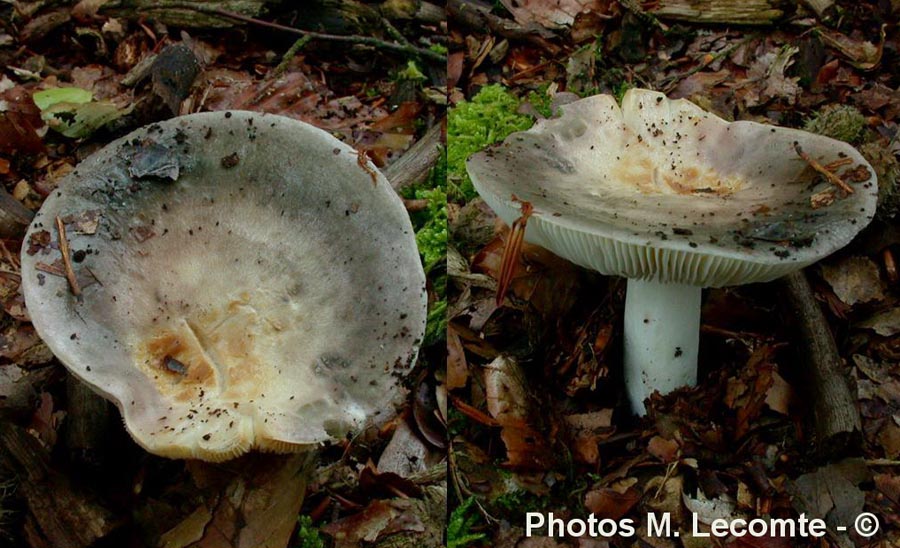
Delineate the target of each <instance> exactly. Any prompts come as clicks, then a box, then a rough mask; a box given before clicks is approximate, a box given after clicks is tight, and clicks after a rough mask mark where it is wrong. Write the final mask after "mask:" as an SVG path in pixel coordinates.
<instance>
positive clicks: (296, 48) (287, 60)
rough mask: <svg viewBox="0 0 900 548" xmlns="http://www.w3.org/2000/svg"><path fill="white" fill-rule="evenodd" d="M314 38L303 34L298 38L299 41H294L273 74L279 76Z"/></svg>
mask: <svg viewBox="0 0 900 548" xmlns="http://www.w3.org/2000/svg"><path fill="white" fill-rule="evenodd" d="M310 40H312V36H301V37H300V38H297V41H296V42H294V45H292V46H291V47H290V48H288V50H287V51H286V52H285V53H284V57H282V58H281V62H280V63H278V66H277V67H275V70H273V71H272V76H274V77H275V78H278V77H279V76H281V74H282V73H283V72H284V71H285V70H287V68H288V65H289V64H291V60H292V59H293V58H294V57H296V56H297V53H299V52H300V50H301V49H303V47H304V46H305V45H306V44H308V43H309V42H310Z"/></svg>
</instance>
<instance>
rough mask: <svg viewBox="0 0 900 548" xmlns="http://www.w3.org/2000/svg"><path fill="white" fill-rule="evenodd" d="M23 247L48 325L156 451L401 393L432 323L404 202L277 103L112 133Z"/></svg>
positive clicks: (332, 419)
mask: <svg viewBox="0 0 900 548" xmlns="http://www.w3.org/2000/svg"><path fill="white" fill-rule="evenodd" d="M57 218H61V219H62V220H63V221H64V222H65V226H66V233H67V234H66V235H67V239H68V242H69V245H70V248H71V250H72V257H73V262H72V264H73V266H74V269H75V272H76V274H77V278H78V279H79V280H80V285H81V286H82V291H83V294H82V296H81V298H80V299H78V298H76V297H74V296H73V294H72V292H71V291H70V287H69V284H68V282H67V280H66V278H65V277H64V276H60V275H59V274H60V273H61V272H62V271H63V269H62V261H61V254H60V252H59V248H58V246H57V242H58V233H57V229H56V226H55V220H56V219H57ZM23 247H24V248H25V249H23V253H22V288H23V292H24V296H25V300H26V304H27V307H28V310H29V313H30V315H31V317H32V320H33V322H34V326H35V328H36V329H37V331H38V333H39V334H40V335H41V337H42V338H43V339H44V340H45V341H46V343H47V344H48V345H49V346H50V348H51V349H52V350H53V352H54V354H55V355H56V356H57V357H58V358H59V359H60V361H62V362H63V363H64V364H65V365H66V367H67V368H68V369H69V371H70V372H71V373H72V374H74V375H75V376H77V377H78V378H80V379H81V380H83V381H85V382H86V383H87V384H89V385H90V386H91V387H93V388H94V389H95V390H96V391H98V392H99V393H100V394H102V395H104V396H105V397H107V398H108V399H110V400H112V401H113V402H114V403H115V404H116V405H117V406H118V407H119V409H120V410H121V412H122V415H123V417H124V420H125V425H126V427H127V429H128V431H129V432H130V433H131V435H132V436H133V437H134V439H135V440H136V441H137V442H138V443H139V444H140V445H142V446H143V447H144V448H146V449H147V450H148V451H150V452H153V453H156V454H158V455H162V456H167V457H173V458H201V459H204V460H211V461H217V460H225V459H228V458H231V457H234V456H237V455H240V454H242V453H244V452H246V451H248V450H250V449H252V448H260V449H263V450H272V451H279V452H282V451H293V450H304V449H308V448H310V447H311V446H313V445H314V444H318V443H320V442H323V441H326V440H329V439H332V438H335V437H338V436H343V435H345V434H346V433H347V432H348V431H351V430H354V429H358V428H360V427H362V426H363V425H364V424H365V423H366V422H367V421H368V420H370V419H373V418H374V417H375V416H376V415H379V414H381V413H386V412H388V411H390V410H391V409H390V405H391V404H392V403H393V401H394V400H395V399H396V398H397V397H398V396H399V395H400V394H399V393H400V390H399V389H398V387H397V383H398V381H399V380H400V379H402V376H403V374H404V373H405V372H406V371H407V370H408V369H409V368H410V366H411V365H412V364H413V363H414V361H415V359H416V354H417V351H418V346H419V344H420V342H421V339H422V337H423V334H424V329H425V314H426V292H425V275H424V272H423V270H422V266H421V262H420V259H419V255H418V251H417V249H416V245H415V240H414V235H413V229H412V226H411V224H410V220H409V216H408V214H407V213H406V210H405V208H404V207H403V204H402V202H401V201H400V199H399V198H398V197H397V195H396V194H395V193H394V191H393V190H392V188H391V186H390V184H389V183H388V181H387V180H386V179H385V177H384V176H383V175H382V174H380V173H378V172H377V170H375V169H374V166H371V165H368V164H367V165H366V167H365V168H363V167H362V166H361V165H360V164H359V163H358V156H357V153H356V151H355V150H353V149H352V148H351V147H350V146H348V145H346V144H344V143H342V142H340V141H338V140H337V139H335V138H334V137H332V136H331V135H329V134H328V133H326V132H324V131H322V130H320V129H317V128H315V127H313V126H310V125H308V124H305V123H302V122H298V121H296V120H291V119H288V118H284V117H281V116H275V115H265V114H259V113H250V112H227V113H223V112H215V113H202V114H194V115H190V116H184V117H180V118H174V119H171V120H168V121H166V122H162V123H158V124H153V125H151V126H148V127H145V128H141V129H139V130H137V131H135V132H133V133H131V134H130V135H128V136H126V137H124V138H122V139H119V140H117V141H114V142H113V143H111V144H110V145H108V146H106V147H105V148H103V149H102V150H100V151H99V152H97V153H96V154H94V155H92V156H91V157H90V158H88V159H87V160H85V161H84V162H82V163H81V164H80V165H79V166H78V167H77V168H76V169H75V170H74V171H73V172H72V173H71V174H70V175H68V176H67V177H66V178H65V179H64V180H63V181H61V183H60V185H59V188H58V190H57V191H54V192H53V193H52V195H51V196H49V197H48V198H47V200H46V201H45V202H44V204H43V207H42V208H41V210H40V212H39V213H38V214H37V215H36V217H35V218H34V221H33V223H32V224H31V226H30V228H29V231H28V235H27V239H26V245H25V246H23ZM386 414H387V413H386Z"/></svg>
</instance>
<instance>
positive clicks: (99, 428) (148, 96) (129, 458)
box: [0, 1, 447, 548]
mask: <svg viewBox="0 0 900 548" xmlns="http://www.w3.org/2000/svg"><path fill="white" fill-rule="evenodd" d="M123 4H124V5H125V6H129V5H134V6H139V5H142V4H129V3H118V2H102V1H100V2H92V1H83V2H79V3H77V5H76V3H75V2H71V3H66V2H44V1H35V2H3V3H2V4H0V182H2V188H0V203H2V205H0V209H2V211H0V225H2V227H0V237H2V239H0V244H2V245H0V250H2V254H0V263H2V264H0V272H2V275H0V301H2V307H3V311H4V312H3V313H2V318H0V437H2V438H3V443H2V447H0V546H16V547H18V546H30V547H35V548H37V547H61V546H72V547H78V548H80V547H86V546H115V547H132V546H133V547H142V546H163V545H164V546H167V547H169V548H179V547H183V546H203V547H207V548H210V547H220V546H235V547H237V546H270V547H273V548H275V547H284V546H292V547H307V548H315V547H317V546H357V545H359V544H360V543H361V542H362V541H363V540H362V539H365V541H366V542H367V543H369V544H370V545H377V546H395V547H396V546H406V545H412V544H410V543H413V544H415V545H416V546H440V545H441V544H442V538H443V535H444V526H445V519H444V518H445V515H446V479H445V478H446V462H445V456H444V455H445V449H446V447H445V445H446V443H445V431H444V425H443V422H442V419H441V417H442V416H443V415H442V413H441V412H440V411H439V405H438V402H439V401H441V400H442V398H441V397H440V396H441V394H440V382H439V379H441V378H442V377H443V374H442V373H440V374H439V372H442V371H443V369H444V362H445V354H446V353H445V345H444V342H443V340H444V329H445V323H444V322H442V321H441V319H442V318H443V310H444V309H445V306H446V302H445V300H444V296H443V295H444V291H445V284H446V276H445V269H444V249H445V247H446V237H447V230H446V206H445V195H444V192H445V186H444V174H443V173H444V167H443V165H444V161H443V160H442V157H441V153H440V137H441V133H442V132H441V129H440V128H441V125H442V124H443V122H442V120H443V118H444V111H445V107H446V93H445V87H444V86H445V83H446V69H445V66H446V23H445V21H444V20H443V19H444V17H443V9H439V10H437V11H436V12H435V10H432V11H431V12H428V13H415V10H413V12H404V11H402V10H400V9H399V8H398V9H396V10H393V11H392V10H390V9H388V8H385V9H382V7H381V6H380V5H379V3H377V2H354V1H347V2H310V3H307V5H305V7H304V9H303V10H300V11H297V10H295V9H292V8H291V7H290V6H289V5H284V6H283V7H282V6H279V5H278V3H275V2H253V1H249V2H206V3H202V5H200V4H191V5H189V6H187V7H185V6H186V5H187V4H185V3H178V2H174V3H172V2H155V3H149V4H146V5H144V7H142V8H141V7H123ZM395 4H396V3H395ZM173 5H174V7H172V6H173ZM198 5H199V6H200V7H199V8H198V7H197V6H198ZM179 6H180V7H179ZM400 7H402V6H400ZM271 23H276V24H277V25H280V26H277V25H276V26H272V24H271ZM290 28H294V29H305V30H306V31H314V32H313V35H305V34H304V33H303V32H300V33H298V32H297V31H291V30H290ZM229 109H244V110H253V111H257V112H266V113H272V114H280V115H283V116H288V117H291V118H294V119H298V120H302V121H305V122H309V123H311V124H313V125H316V126H318V127H320V128H323V129H325V130H327V131H329V132H331V133H332V134H333V135H335V136H337V137H338V138H340V139H342V140H343V141H345V142H346V143H348V144H350V145H351V146H353V147H354V148H356V149H357V150H359V151H361V152H364V153H365V154H367V155H368V157H369V158H370V159H371V160H372V161H374V162H375V163H376V165H378V166H380V167H382V168H384V169H385V170H386V173H388V174H389V177H392V175H391V174H393V175H396V176H397V177H398V179H396V180H395V179H393V178H392V179H391V182H392V183H393V184H394V187H395V188H398V187H400V188H398V191H399V192H400V193H401V195H402V197H403V198H404V200H405V203H406V205H407V209H408V210H409V211H410V212H411V213H410V214H411V217H412V220H413V225H414V228H415V229H416V231H417V235H416V236H417V242H418V243H419V246H420V251H421V253H422V256H423V261H424V263H425V268H426V271H427V274H428V282H429V284H428V290H429V307H430V315H429V325H428V333H427V335H426V341H425V344H424V346H423V347H422V350H421V352H420V359H419V362H418V363H417V364H416V366H415V368H414V370H413V371H412V372H411V373H410V375H409V377H408V379H407V380H406V382H405V388H404V390H405V393H406V394H407V396H408V397H407V398H406V400H405V404H404V405H403V407H402V408H401V409H399V413H398V415H397V418H396V419H394V420H392V421H390V422H388V423H387V424H384V425H382V426H381V427H380V428H378V429H368V430H366V431H364V432H361V433H359V434H358V435H356V436H354V437H352V438H348V439H345V440H342V441H340V442H339V443H335V444H333V445H330V446H328V447H326V448H324V449H323V450H321V451H320V452H319V455H318V464H317V466H315V469H314V471H313V472H312V473H311V475H309V476H308V477H307V475H306V474H305V473H304V470H305V469H304V467H305V466H307V465H308V462H307V461H306V460H305V459H304V458H301V457H283V456H272V455H250V456H247V457H243V458H241V459H238V460H236V461H230V462H227V463H223V464H221V465H210V464H205V463H202V462H199V461H184V460H169V459H164V458H159V457H156V456H153V455H151V454H148V453H146V452H145V451H143V450H142V449H141V448H140V447H138V446H137V445H136V444H135V443H134V442H133V441H132V440H131V438H130V437H129V436H128V434H127V433H126V432H125V429H124V428H123V426H122V422H121V420H120V419H119V416H118V415H119V413H118V411H117V410H116V409H115V408H114V407H113V406H112V405H111V404H108V403H106V402H105V401H103V400H100V399H99V397H98V396H96V395H94V394H93V393H91V392H90V391H89V390H85V389H84V387H83V385H81V384H80V383H79V382H78V381H76V380H74V379H73V378H71V377H70V376H69V375H68V374H67V373H66V370H65V368H63V367H62V365H61V364H59V362H58V361H56V360H55V359H54V357H53V355H52V354H51V352H50V351H49V349H48V348H47V346H46V345H45V344H44V343H43V341H41V339H40V338H39V337H38V335H37V334H36V332H35V330H34V328H33V327H32V326H31V323H30V321H29V316H28V311H27V309H26V308H25V306H24V302H23V299H22V296H21V294H20V292H19V280H20V277H19V274H18V273H19V260H18V255H19V251H20V249H22V247H23V245H22V237H23V235H24V233H25V228H26V225H27V223H28V221H29V219H30V217H31V216H32V215H33V212H34V211H36V210H37V208H39V207H40V205H41V203H42V201H43V199H44V198H45V197H46V196H47V195H48V194H50V193H51V192H52V191H53V190H54V189H55V188H56V187H57V185H58V184H59V183H60V181H61V180H63V178H64V177H65V176H66V175H67V174H69V173H71V172H72V171H73V170H74V169H75V167H76V165H77V164H78V163H79V162H80V161H81V160H82V159H84V158H85V157H87V156H88V155H89V154H91V153H92V152H94V151H96V150H98V149H100V148H101V147H103V146H104V145H105V144H107V143H109V142H110V141H112V140H113V139H116V138H118V137H121V136H123V135H125V134H127V133H128V132H129V131H131V130H133V129H136V128H138V127H140V126H143V125H146V124H150V123H153V122H157V121H160V120H165V119H168V118H171V117H173V116H176V115H179V114H189V113H194V112H200V111H212V110H229ZM429 128H436V129H434V130H433V131H430V132H429ZM426 136H430V137H429V138H430V139H431V141H429V142H430V143H431V145H430V146H431V150H432V151H433V152H434V153H428V152H427V151H425V153H423V154H422V158H424V159H421V160H420V162H419V169H418V171H416V172H415V173H411V172H410V171H409V170H407V171H401V172H400V173H399V175H398V173H397V172H396V171H395V172H392V171H391V170H390V166H391V165H392V164H394V163H395V162H396V161H397V160H398V159H399V158H401V157H403V155H404V154H405V153H406V152H408V151H409V150H410V147H412V146H413V145H414V144H415V143H416V142H417V141H419V140H422V139H425V137H426ZM419 152H420V153H422V151H421V150H420V151H419ZM435 162H437V165H436V166H435ZM423 166H424V167H423ZM432 167H433V169H430V168H432ZM198 252H201V253H202V250H198ZM304 493H305V494H306V496H305V498H304V496H303V495H304ZM300 501H303V504H302V507H300V506H299V503H300ZM298 518H299V519H298Z"/></svg>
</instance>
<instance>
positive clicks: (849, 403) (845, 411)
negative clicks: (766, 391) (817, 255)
mask: <svg viewBox="0 0 900 548" xmlns="http://www.w3.org/2000/svg"><path fill="white" fill-rule="evenodd" d="M783 286H784V289H785V293H786V295H787V299H788V303H789V304H790V306H791V309H792V312H793V317H794V318H795V319H796V323H797V327H798V329H799V331H800V335H801V336H802V344H803V348H802V350H801V352H800V354H801V355H802V356H803V358H804V369H805V372H806V373H807V374H808V376H809V379H810V386H811V387H812V388H811V389H812V404H813V405H812V407H813V414H812V420H813V423H814V424H813V425H812V426H813V428H814V431H815V440H814V443H815V447H816V452H817V453H818V454H819V456H821V457H823V458H831V457H835V456H839V455H843V454H845V453H846V452H847V451H849V450H852V449H854V448H855V447H856V446H858V444H859V443H860V441H861V435H860V432H862V426H861V424H862V423H861V421H860V416H859V410H858V409H857V408H856V399H855V398H854V397H853V394H852V393H851V392H850V387H849V386H848V384H847V379H846V377H845V375H844V371H843V369H844V364H843V362H842V360H841V357H840V354H838V348H837V344H835V342H834V338H833V337H832V334H831V330H830V329H829V327H828V323H827V321H826V319H825V315H824V314H823V313H822V309H821V308H820V307H819V303H818V302H816V298H815V296H813V292H812V288H810V286H809V282H808V281H807V279H806V275H805V274H804V273H803V271H800V272H795V273H793V274H789V275H788V276H785V277H784V278H783Z"/></svg>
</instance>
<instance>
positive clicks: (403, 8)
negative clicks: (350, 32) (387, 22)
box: [380, 0, 447, 25]
mask: <svg viewBox="0 0 900 548" xmlns="http://www.w3.org/2000/svg"><path fill="white" fill-rule="evenodd" d="M380 9H381V13H382V15H384V16H385V17H387V18H388V19H393V20H398V19H400V20H409V19H411V20H413V21H418V22H420V23H425V24H431V25H436V24H438V23H440V22H441V21H443V20H444V19H445V18H446V17H447V14H446V12H445V11H444V8H442V7H440V6H438V5H435V4H432V3H430V2H423V1H422V0H386V1H385V2H383V3H382V4H381V8H380Z"/></svg>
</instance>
